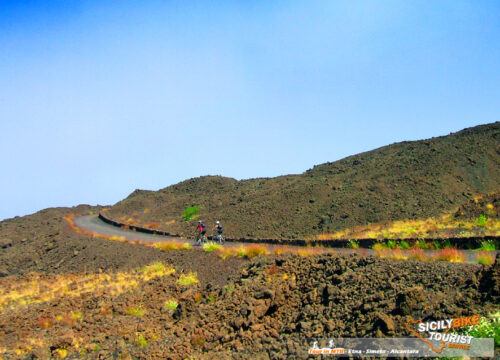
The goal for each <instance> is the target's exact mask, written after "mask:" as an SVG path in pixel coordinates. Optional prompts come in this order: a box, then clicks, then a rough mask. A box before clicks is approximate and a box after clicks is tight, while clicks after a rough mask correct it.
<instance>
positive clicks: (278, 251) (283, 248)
mask: <svg viewBox="0 0 500 360" xmlns="http://www.w3.org/2000/svg"><path fill="white" fill-rule="evenodd" d="M286 252H291V249H290V248H289V247H287V246H277V247H275V248H274V255H281V254H284V253H286Z"/></svg>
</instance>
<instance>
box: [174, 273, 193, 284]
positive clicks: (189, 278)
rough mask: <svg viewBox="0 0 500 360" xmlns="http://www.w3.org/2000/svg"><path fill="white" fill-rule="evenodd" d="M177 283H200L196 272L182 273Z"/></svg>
mask: <svg viewBox="0 0 500 360" xmlns="http://www.w3.org/2000/svg"><path fill="white" fill-rule="evenodd" d="M177 283H178V284H179V285H182V286H189V285H193V284H197V283H198V277H197V275H196V273H189V274H182V275H181V276H180V277H179V280H177Z"/></svg>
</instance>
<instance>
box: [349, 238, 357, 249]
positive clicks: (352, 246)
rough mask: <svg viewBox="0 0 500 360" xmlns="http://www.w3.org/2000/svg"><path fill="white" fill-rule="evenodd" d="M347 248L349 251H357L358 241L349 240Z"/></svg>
mask: <svg viewBox="0 0 500 360" xmlns="http://www.w3.org/2000/svg"><path fill="white" fill-rule="evenodd" d="M349 247H350V248H351V249H357V248H359V242H358V240H355V239H350V240H349Z"/></svg>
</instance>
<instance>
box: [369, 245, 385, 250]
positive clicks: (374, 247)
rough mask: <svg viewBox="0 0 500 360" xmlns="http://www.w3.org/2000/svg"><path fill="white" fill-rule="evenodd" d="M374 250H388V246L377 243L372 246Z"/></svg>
mask: <svg viewBox="0 0 500 360" xmlns="http://www.w3.org/2000/svg"><path fill="white" fill-rule="evenodd" d="M372 249H373V250H386V249H387V246H386V245H384V244H382V243H376V244H374V245H373V246H372Z"/></svg>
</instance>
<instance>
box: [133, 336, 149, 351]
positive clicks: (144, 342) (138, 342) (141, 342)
mask: <svg viewBox="0 0 500 360" xmlns="http://www.w3.org/2000/svg"><path fill="white" fill-rule="evenodd" d="M135 343H136V345H137V346H139V347H141V348H145V347H147V346H148V341H147V340H146V338H145V337H144V335H142V334H139V333H138V334H137V337H136V338H135Z"/></svg>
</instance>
